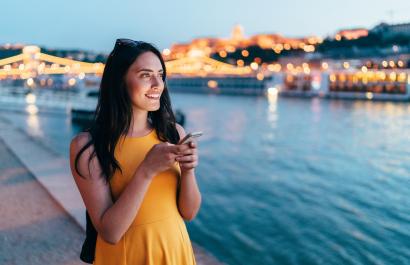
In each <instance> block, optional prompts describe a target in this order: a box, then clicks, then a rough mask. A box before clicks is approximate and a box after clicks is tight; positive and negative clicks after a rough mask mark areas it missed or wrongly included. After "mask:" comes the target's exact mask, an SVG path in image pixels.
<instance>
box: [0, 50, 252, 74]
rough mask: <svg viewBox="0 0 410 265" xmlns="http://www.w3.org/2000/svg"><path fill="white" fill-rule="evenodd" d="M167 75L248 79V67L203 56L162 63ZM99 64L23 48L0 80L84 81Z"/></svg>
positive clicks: (0, 64) (0, 67) (2, 66)
mask: <svg viewBox="0 0 410 265" xmlns="http://www.w3.org/2000/svg"><path fill="white" fill-rule="evenodd" d="M166 66H167V72H168V73H169V75H170V76H172V75H187V76H208V75H210V76H212V75H217V76H223V75H248V74H251V73H252V69H251V68H250V67H248V66H245V67H236V66H233V65H230V64H227V63H222V62H219V61H217V60H214V59H211V58H209V57H205V56H199V57H186V58H182V59H177V60H172V61H167V62H166ZM103 71H104V64H103V63H86V62H81V61H76V60H72V59H67V58H61V57H57V56H52V55H49V54H45V53H42V52H40V48H39V47H37V46H26V47H24V48H23V49H22V53H21V54H18V55H15V56H12V57H8V58H5V59H1V60H0V79H6V78H13V79H29V78H35V77H37V76H41V75H54V74H60V75H61V74H62V75H68V76H72V77H79V78H81V79H82V78H84V76H85V74H94V75H97V76H101V75H102V73H103Z"/></svg>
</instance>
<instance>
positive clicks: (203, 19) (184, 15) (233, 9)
mask: <svg viewBox="0 0 410 265" xmlns="http://www.w3.org/2000/svg"><path fill="white" fill-rule="evenodd" d="M0 7H1V9H0V10H1V11H2V12H1V16H0V44H4V43H23V44H34V45H41V46H46V47H48V48H61V49H84V50H89V51H96V52H104V53H108V52H109V51H110V50H111V49H112V48H113V45H114V42H115V39H117V38H131V39H135V40H144V41H148V42H151V43H153V44H155V45H156V46H157V47H158V48H160V49H164V48H168V47H170V46H171V45H172V44H173V43H184V42H190V41H191V40H192V39H194V38H198V37H218V38H228V37H229V36H230V34H231V31H232V28H233V27H234V26H235V25H237V24H240V25H242V27H243V28H244V33H245V36H247V37H250V36H252V35H254V34H261V33H278V34H281V35H284V36H288V37H302V36H307V35H316V36H321V37H326V36H328V35H331V34H334V33H335V32H336V31H337V30H339V29H344V28H356V27H365V28H372V27H373V26H375V25H377V24H378V23H380V22H387V23H405V22H410V0H343V1H333V0H310V1H306V0H294V1H292V0H288V1H277V0H270V1H269V0H254V1H249V0H248V1H245V0H236V1H234V0H203V1H195V0H175V1H169V0H168V1H166V0H157V1H147V0H145V1H137V0H134V1H131V0H117V1H113V0H104V1H96V0H70V1H67V0H65V1H62V0H41V1H39V0H12V1H2V3H1V4H0Z"/></svg>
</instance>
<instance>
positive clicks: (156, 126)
mask: <svg viewBox="0 0 410 265" xmlns="http://www.w3.org/2000/svg"><path fill="white" fill-rule="evenodd" d="M165 80H166V69H165V63H164V61H163V59H162V57H161V53H160V52H159V51H158V50H157V49H156V48H155V47H153V46H152V45H151V44H149V43H146V42H137V41H132V40H128V39H119V40H117V41H116V43H115V47H114V49H113V51H112V52H111V53H110V55H109V57H108V60H107V63H106V65H105V69H104V73H103V77H102V80H101V86H100V94H99V98H98V104H97V109H96V114H95V119H94V121H93V124H92V126H91V127H90V129H88V130H86V132H83V133H80V134H79V135H77V136H76V137H75V138H73V140H72V142H71V145H70V166H71V171H72V174H73V177H74V179H75V182H76V184H77V187H78V189H79V191H80V193H81V196H82V198H83V201H84V204H85V206H86V208H87V212H88V214H89V217H90V219H91V221H92V224H93V225H94V227H95V229H96V231H97V233H98V237H97V242H96V247H95V259H94V264H96V265H103V264H110V265H113V264H115V265H122V264H124V265H125V264H133V265H138V264H155V265H158V264H175V265H183V264H190V265H191V264H196V263H195V257H194V254H193V251H192V246H191V242H190V239H189V236H188V233H187V230H186V227H185V223H184V221H183V219H185V220H192V219H193V218H194V217H195V216H196V214H197V212H198V210H199V208H200V204H201V194H200V192H199V189H198V185H197V183H196V177H195V172H194V169H195V167H196V166H197V165H198V155H197V148H196V143H194V142H190V143H188V144H183V145H178V144H177V143H178V141H179V140H180V139H182V138H183V137H184V136H185V131H184V129H183V128H182V127H181V126H180V125H178V124H176V123H175V117H174V114H173V112H172V108H171V101H170V97H169V94H168V89H167V86H166V83H165Z"/></svg>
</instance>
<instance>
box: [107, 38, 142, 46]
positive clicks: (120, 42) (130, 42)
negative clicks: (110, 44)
mask: <svg viewBox="0 0 410 265" xmlns="http://www.w3.org/2000/svg"><path fill="white" fill-rule="evenodd" d="M142 43H144V42H143V41H137V40H131V39H117V40H116V41H115V46H114V47H118V46H130V47H132V46H138V45H141V44H142Z"/></svg>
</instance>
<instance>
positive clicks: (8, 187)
mask: <svg viewBox="0 0 410 265" xmlns="http://www.w3.org/2000/svg"><path fill="white" fill-rule="evenodd" d="M0 162H1V163H0V201H1V212H2V218H1V219H0V245H1V246H2V247H1V248H0V264H34V265H37V264H39V265H40V264H64V265H74V264H85V263H82V262H81V261H80V260H79V258H78V256H79V251H80V248H81V244H82V241H83V239H84V236H85V233H84V227H85V222H84V221H85V219H84V205H83V202H82V200H81V196H80V194H79V193H78V191H77V189H76V187H75V183H74V181H73V180H72V177H71V173H70V171H69V167H68V161H67V159H65V158H62V157H61V156H59V155H58V154H56V153H55V152H53V151H52V150H51V149H49V148H48V147H47V146H45V145H44V144H43V143H42V142H40V141H38V140H36V139H34V138H32V137H30V136H28V135H27V134H26V133H25V132H24V131H22V130H20V129H18V128H16V127H14V126H13V125H12V124H11V123H10V122H9V121H8V120H7V119H6V118H4V117H1V116H0ZM193 247H194V252H195V256H196V259H197V264H198V265H208V264H209V265H213V264H220V263H218V262H217V261H216V259H215V258H213V257H212V256H211V255H210V254H209V253H207V252H205V251H204V250H203V249H202V248H201V247H199V246H197V245H196V244H193Z"/></svg>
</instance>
